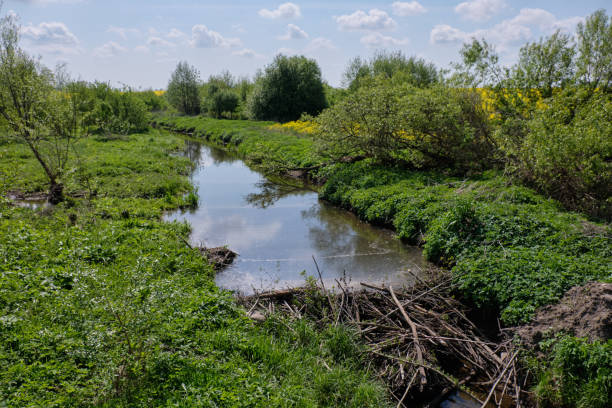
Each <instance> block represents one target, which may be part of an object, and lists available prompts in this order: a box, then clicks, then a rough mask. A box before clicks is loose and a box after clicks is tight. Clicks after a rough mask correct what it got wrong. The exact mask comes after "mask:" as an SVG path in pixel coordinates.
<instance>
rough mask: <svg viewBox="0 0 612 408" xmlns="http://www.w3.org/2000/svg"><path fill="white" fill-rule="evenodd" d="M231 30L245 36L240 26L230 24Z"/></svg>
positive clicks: (243, 29)
mask: <svg viewBox="0 0 612 408" xmlns="http://www.w3.org/2000/svg"><path fill="white" fill-rule="evenodd" d="M232 30H234V31H236V32H237V33H240V34H245V33H246V32H247V30H246V29H245V28H244V26H243V25H242V24H232Z"/></svg>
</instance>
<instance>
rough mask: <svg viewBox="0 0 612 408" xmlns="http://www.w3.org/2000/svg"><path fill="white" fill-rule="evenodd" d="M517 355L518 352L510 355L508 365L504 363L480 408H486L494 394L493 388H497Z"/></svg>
mask: <svg viewBox="0 0 612 408" xmlns="http://www.w3.org/2000/svg"><path fill="white" fill-rule="evenodd" d="M517 354H518V350H516V351H515V352H514V354H513V355H512V358H511V359H510V361H508V363H506V366H505V367H504V369H503V371H502V373H501V374H500V375H499V377H498V378H497V381H495V384H493V386H492V387H491V391H489V395H487V399H486V400H485V402H483V403H482V405H481V406H480V408H486V406H487V404H488V403H489V400H490V399H491V396H492V395H493V393H494V392H495V388H496V387H497V384H499V382H500V381H501V379H502V378H503V377H504V376H505V374H506V371H507V370H508V368H509V367H510V364H512V362H513V361H514V359H515V357H516V355H517Z"/></svg>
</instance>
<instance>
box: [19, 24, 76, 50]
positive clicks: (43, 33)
mask: <svg viewBox="0 0 612 408" xmlns="http://www.w3.org/2000/svg"><path fill="white" fill-rule="evenodd" d="M21 35H22V36H23V37H24V38H25V39H27V40H29V41H30V42H31V43H33V44H36V45H49V44H52V45H77V44H78V43H79V40H78V39H77V38H76V36H75V35H74V34H72V32H70V30H69V29H68V27H66V25H65V24H64V23H58V22H49V23H40V24H39V25H37V26H34V25H27V26H24V27H22V28H21Z"/></svg>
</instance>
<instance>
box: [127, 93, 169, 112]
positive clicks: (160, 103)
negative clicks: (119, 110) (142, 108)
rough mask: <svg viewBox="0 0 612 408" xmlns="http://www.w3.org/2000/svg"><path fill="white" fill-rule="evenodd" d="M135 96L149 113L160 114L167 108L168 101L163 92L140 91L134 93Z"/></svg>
mask: <svg viewBox="0 0 612 408" xmlns="http://www.w3.org/2000/svg"><path fill="white" fill-rule="evenodd" d="M135 94H136V96H138V98H139V99H140V100H141V101H143V102H144V104H145V105H146V106H147V110H148V111H149V112H160V111H163V110H165V109H167V108H168V100H167V99H166V97H165V96H164V94H163V91H153V90H147V91H140V92H135Z"/></svg>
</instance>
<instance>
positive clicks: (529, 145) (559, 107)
mask: <svg viewBox="0 0 612 408" xmlns="http://www.w3.org/2000/svg"><path fill="white" fill-rule="evenodd" d="M507 151H508V153H509V154H510V156H511V157H512V160H511V161H510V163H509V167H510V168H511V169H512V170H513V171H514V172H515V173H516V174H518V175H519V177H521V178H522V179H523V180H525V181H526V182H527V183H529V184H530V185H533V186H534V187H536V188H537V189H538V190H540V191H543V192H544V193H546V194H548V195H549V196H551V197H554V198H556V199H558V200H559V201H561V202H562V203H563V204H564V205H565V206H566V207H568V208H571V209H577V210H580V209H582V210H583V211H585V212H587V213H589V214H592V215H594V216H599V217H601V218H606V219H610V217H612V94H610V93H604V92H595V93H590V92H588V91H587V90H586V89H583V88H571V87H568V88H566V89H564V90H563V91H560V92H559V93H558V94H557V95H556V96H555V97H554V98H553V99H552V100H551V101H550V106H549V107H547V108H546V109H543V110H540V111H537V112H536V113H535V114H534V117H533V119H531V120H530V121H528V122H527V133H526V135H525V137H524V139H523V141H522V143H521V144H520V147H519V148H518V149H516V150H510V149H507Z"/></svg>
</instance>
